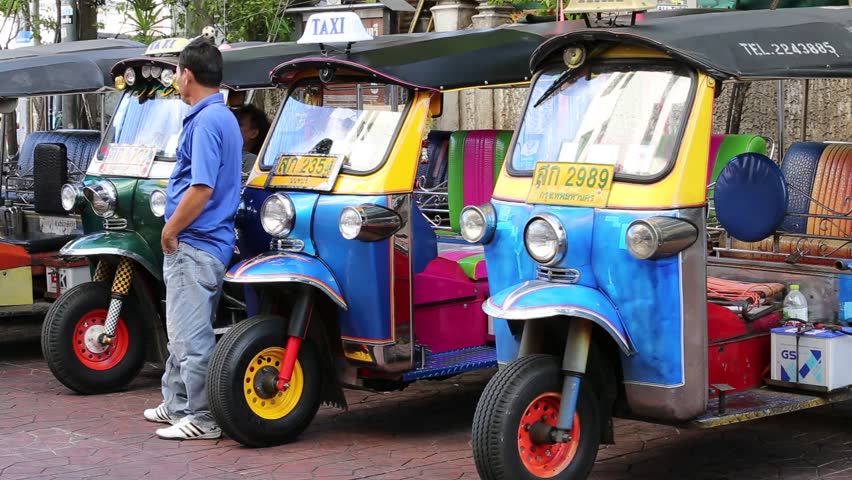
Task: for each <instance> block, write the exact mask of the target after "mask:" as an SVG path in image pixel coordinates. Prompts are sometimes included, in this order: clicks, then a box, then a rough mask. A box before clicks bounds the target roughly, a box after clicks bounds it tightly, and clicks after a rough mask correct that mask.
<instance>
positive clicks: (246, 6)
mask: <svg viewBox="0 0 852 480" xmlns="http://www.w3.org/2000/svg"><path fill="white" fill-rule="evenodd" d="M226 1H227V3H226V4H225V9H226V12H227V16H226V17H225V18H221V17H220V18H218V19H217V20H218V21H217V22H216V23H217V25H223V24H224V30H225V32H226V33H227V37H226V38H227V40H228V41H229V42H239V41H253V40H267V39H269V37H270V33H272V32H273V30H277V31H276V32H274V33H275V34H274V35H273V36H272V38H271V40H272V41H276V42H281V41H286V40H290V39H291V38H290V37H291V33H292V26H291V24H290V22H289V21H286V20H285V21H281V15H280V14H278V7H279V4H281V2H279V0H226ZM206 2H207V3H208V5H209V7H211V9H218V11H219V12H221V11H222V0H206ZM283 5H286V1H285V2H284V3H283ZM214 11H216V10H214ZM223 20H224V22H223Z"/></svg>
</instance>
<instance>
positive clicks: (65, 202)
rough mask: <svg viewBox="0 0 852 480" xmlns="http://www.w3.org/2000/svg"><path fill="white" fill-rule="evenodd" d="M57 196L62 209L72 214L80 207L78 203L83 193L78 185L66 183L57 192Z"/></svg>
mask: <svg viewBox="0 0 852 480" xmlns="http://www.w3.org/2000/svg"><path fill="white" fill-rule="evenodd" d="M59 196H60V199H61V201H62V208H63V209H64V210H65V211H66V212H73V211H74V210H75V209H76V208H77V207H79V206H80V201H81V200H82V198H83V192H82V190H81V189H80V185H79V184H74V183H66V184H65V185H62V189H60V190H59Z"/></svg>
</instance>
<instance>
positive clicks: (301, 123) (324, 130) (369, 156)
mask: <svg viewBox="0 0 852 480" xmlns="http://www.w3.org/2000/svg"><path fill="white" fill-rule="evenodd" d="M408 101H409V95H408V90H406V89H404V88H402V87H398V86H396V85H382V84H377V83H338V84H333V85H324V84H314V83H310V84H303V85H298V86H296V87H295V88H293V89H292V90H291V91H290V96H289V97H288V98H287V101H286V102H285V103H284V107H283V109H282V110H281V112H280V113H279V114H278V119H277V121H276V123H275V127H274V128H273V130H272V134H271V135H270V136H269V138H268V140H267V145H266V148H265V149H264V152H263V156H262V158H261V168H264V169H267V168H270V167H272V166H273V165H275V163H276V162H277V161H278V159H279V158H281V156H282V155H285V154H286V155H304V154H319V155H342V156H343V168H344V169H346V170H347V171H349V172H351V173H366V172H370V171H372V170H374V169H376V168H377V167H378V166H379V165H381V164H382V162H384V159H385V157H386V156H387V153H388V150H389V148H390V145H391V141H392V140H393V139H394V138H395V136H396V130H397V127H398V126H399V124H400V122H401V121H402V118H403V115H404V112H405V109H406V106H407V105H408Z"/></svg>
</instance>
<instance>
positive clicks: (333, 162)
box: [266, 154, 343, 192]
mask: <svg viewBox="0 0 852 480" xmlns="http://www.w3.org/2000/svg"><path fill="white" fill-rule="evenodd" d="M342 166H343V156H342V155H291V154H284V155H281V156H280V157H279V158H278V161H277V162H275V167H274V168H273V169H272V172H270V175H269V178H268V179H267V181H266V186H267V187H269V188H294V189H299V190H319V191H323V192H328V191H330V190H331V189H332V187H334V182H335V180H337V175H338V174H339V173H340V168H341V167H342Z"/></svg>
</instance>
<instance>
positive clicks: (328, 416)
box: [0, 337, 852, 480]
mask: <svg viewBox="0 0 852 480" xmlns="http://www.w3.org/2000/svg"><path fill="white" fill-rule="evenodd" d="M29 338H30V340H29V341H23V342H22V341H21V340H22V339H23V340H26V339H27V337H19V338H18V339H17V340H16V341H15V342H12V343H9V342H7V343H0V479H3V480H5V479H9V480H11V479H24V478H26V479H48V478H49V479H73V478H86V479H89V478H109V479H135V478H152V479H157V480H167V479H202V478H205V479H223V480H224V479H254V478H258V479H282V480H302V479H341V480H342V479H386V480H393V479H412V480H413V479H422V480H427V479H428V480H441V479H475V478H477V475H476V472H475V469H474V467H473V461H472V458H471V452H470V433H469V429H470V422H471V418H472V415H473V411H474V408H475V406H476V401H477V398H478V395H479V392H480V391H481V390H482V388H483V386H484V385H485V382H486V381H487V375H483V374H481V373H480V374H475V375H465V376H462V377H458V378H455V379H451V380H446V381H441V382H421V383H419V384H415V385H414V386H412V387H409V388H408V389H406V390H405V391H403V392H394V393H384V394H376V393H367V392H360V391H350V392H348V393H347V398H348V399H349V402H350V405H351V408H350V410H349V411H348V412H342V411H339V410H335V409H330V408H323V409H322V410H321V411H320V413H319V415H318V417H317V419H316V420H315V422H314V423H313V425H312V426H311V427H310V428H309V429H308V431H307V432H306V433H305V435H304V436H303V437H302V438H301V440H300V441H299V442H297V443H293V444H290V445H286V446H281V447H275V448H268V449H248V448H244V447H242V446H239V445H238V444H236V443H235V442H233V441H231V440H228V439H224V440H219V441H208V440H202V441H191V442H176V441H166V440H159V439H157V438H156V436H154V429H155V428H156V427H155V425H154V424H151V423H148V422H146V421H144V420H143V419H142V418H141V412H142V410H143V409H145V408H148V407H152V406H155V405H156V404H157V403H158V402H159V392H158V382H159V379H158V375H157V372H156V371H154V370H153V369H146V370H145V371H144V372H143V374H142V375H141V376H140V377H139V378H138V379H137V380H136V381H135V382H134V384H133V385H132V388H131V389H130V390H129V391H127V392H123V393H117V394H111V395H102V396H88V397H87V396H80V395H76V394H73V393H71V392H69V391H68V390H66V389H65V388H64V387H62V386H61V385H60V384H59V383H58V382H57V381H56V380H55V379H54V378H53V376H52V375H51V374H50V372H49V370H48V369H47V366H46V365H45V363H44V360H42V358H41V356H40V351H39V348H38V344H37V343H34V342H33V341H32V339H31V338H32V337H29ZM616 437H617V440H618V441H619V443H618V444H617V445H615V446H611V447H608V448H604V449H602V450H601V452H600V454H599V457H598V463H597V465H596V466H595V469H594V471H593V475H592V478H593V479H598V480H616V479H654V480H656V479H677V480H681V479H702V480H726V479H731V480H733V479H736V480H750V479H811V478H828V479H834V480H838V479H852V405H849V404H843V405H838V406H833V407H824V408H820V409H815V410H811V411H808V412H802V413H798V414H793V415H788V416H785V417H777V418H772V419H765V420H761V421H757V422H752V423H750V424H744V425H738V426H732V427H725V428H721V429H716V430H712V431H683V430H679V429H676V428H672V427H663V426H656V425H651V424H646V423H641V422H634V421H618V422H617V424H616Z"/></svg>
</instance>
